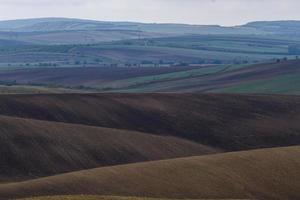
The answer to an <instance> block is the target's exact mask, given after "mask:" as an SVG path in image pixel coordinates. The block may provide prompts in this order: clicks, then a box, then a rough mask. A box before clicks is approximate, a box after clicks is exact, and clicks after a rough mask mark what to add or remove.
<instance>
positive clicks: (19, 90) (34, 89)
mask: <svg viewBox="0 0 300 200" xmlns="http://www.w3.org/2000/svg"><path fill="white" fill-rule="evenodd" d="M85 92H87V91H83V90H75V89H66V88H59V87H57V88H56V87H43V86H29V85H12V86H7V85H0V94H49V93H51V94H59V93H85Z"/></svg>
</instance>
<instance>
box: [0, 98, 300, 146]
mask: <svg viewBox="0 0 300 200" xmlns="http://www.w3.org/2000/svg"><path fill="white" fill-rule="evenodd" d="M299 113H300V97H298V96H270V95H269V96H267V95H261V96H259V95H218V94H188V93H187V94H159V93H157V94H57V95H43V94H41V95H2V96H0V114H2V115H7V116H16V117H24V118H35V119H40V120H50V121H58V122H68V123H76V124H86V125H93V126H101V127H109V128H117V129H126V130H136V131H141V132H146V133H153V134H157V135H172V136H176V137H181V138H186V139H189V140H192V141H196V142H199V143H201V144H209V145H213V146H215V147H218V148H221V149H227V150H241V149H242V150H243V149H252V148H261V147H274V146H286V145H293V144H294V145H295V144H299V143H300V136H299V132H300V126H299V119H300V115H299Z"/></svg>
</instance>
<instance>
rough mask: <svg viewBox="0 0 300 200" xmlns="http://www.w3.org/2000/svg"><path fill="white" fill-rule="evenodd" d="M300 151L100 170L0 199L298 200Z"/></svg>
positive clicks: (6, 187) (32, 185)
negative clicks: (71, 196) (103, 196)
mask: <svg viewBox="0 0 300 200" xmlns="http://www.w3.org/2000/svg"><path fill="white" fill-rule="evenodd" d="M299 167H300V147H299V146H295V147H286V148H274V149H262V150H252V151H246V152H236V153H226V154H218V155H209V156H200V157H189V158H181V159H174V160H165V161H155V162H146V163H138V164H130V165H120V166H112V167H104V168H98V169H92V170H86V171H80V172H75V173H69V174H63V175H58V176H53V177H48V178H42V179H37V180H32V181H27V182H19V183H12V184H3V185H0V196H1V197H2V199H7V198H23V197H30V196H47V195H64V194H67V195H76V194H86V195H89V194H92V195H96V194H98V195H113V196H137V197H139V196H140V197H157V198H191V199H193V198H194V199H195V198H197V199H199V198H200V199H201V198H204V199H205V198H208V199H217V198H224V199H245V198H248V199H299V198H300V196H299V195H300V194H299V185H300V173H299Z"/></svg>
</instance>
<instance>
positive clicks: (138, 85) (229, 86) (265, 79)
mask: <svg viewBox="0 0 300 200" xmlns="http://www.w3.org/2000/svg"><path fill="white" fill-rule="evenodd" d="M0 57H1V56H0ZM0 80H1V81H2V82H3V83H4V84H5V83H6V84H11V85H18V84H21V85H24V84H25V85H28V86H32V85H34V86H36V85H39V86H51V87H52V90H53V91H55V87H58V89H59V87H65V88H67V89H70V87H71V88H73V89H81V91H82V92H85V91H93V92H133V93H136V92H216V93H248V94H249V93H260V94H295V95H297V94H298V95H299V94H300V81H299V80H300V60H299V59H295V60H287V61H284V60H281V61H280V62H275V61H272V62H268V63H259V64H242V65H204V66H190V67H188V66H186V67H184V66H181V67H179V66H178V67H153V66H152V67H72V68H68V67H66V68H59V67H58V68H53V67H50V68H30V67H29V68H27V69H24V68H21V69H11V68H6V69H2V70H0ZM53 87H54V88H53ZM47 89H48V90H49V92H51V90H50V89H49V87H48V88H46V89H45V90H47ZM58 91H59V90H58Z"/></svg>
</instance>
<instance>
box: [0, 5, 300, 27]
mask: <svg viewBox="0 0 300 200" xmlns="http://www.w3.org/2000/svg"><path fill="white" fill-rule="evenodd" d="M299 8H300V1H299V0H0V20H8V19H23V18H40V17H68V18H82V19H94V20H100V21H136V22H150V23H153V22H156V23H187V24H203V25H204V24H205V25H206V24H218V25H223V26H232V25H241V24H245V23H247V22H250V21H270V20H300V12H299Z"/></svg>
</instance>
